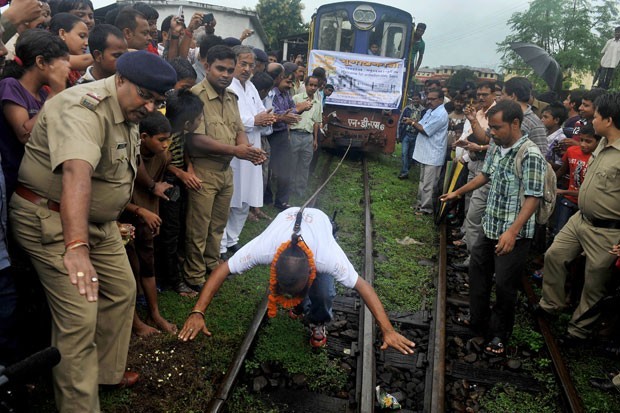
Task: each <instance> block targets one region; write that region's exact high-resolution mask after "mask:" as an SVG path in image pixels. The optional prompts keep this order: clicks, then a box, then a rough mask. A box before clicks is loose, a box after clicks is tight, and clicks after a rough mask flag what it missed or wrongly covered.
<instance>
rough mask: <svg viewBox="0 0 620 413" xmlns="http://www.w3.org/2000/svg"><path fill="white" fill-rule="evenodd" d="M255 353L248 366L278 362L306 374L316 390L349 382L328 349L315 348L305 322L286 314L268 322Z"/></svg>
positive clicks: (337, 387)
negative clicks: (312, 346)
mask: <svg viewBox="0 0 620 413" xmlns="http://www.w3.org/2000/svg"><path fill="white" fill-rule="evenodd" d="M254 354H255V355H254V359H253V360H252V361H250V363H249V364H247V363H246V366H256V365H257V364H260V363H262V362H270V363H276V364H277V365H279V366H281V367H282V368H283V369H284V370H286V371H287V372H288V373H289V374H291V375H293V374H298V373H301V374H304V375H305V376H306V380H307V383H308V387H309V388H310V390H312V391H321V392H329V391H337V390H340V389H342V387H343V386H344V385H345V384H346V380H347V375H346V373H345V372H344V370H342V369H341V368H340V367H338V365H337V364H336V362H335V361H333V360H330V359H329V357H328V356H327V350H326V349H321V350H319V351H313V350H312V348H311V346H310V344H309V343H308V334H307V332H306V331H305V329H304V326H303V324H302V323H300V322H299V321H295V320H291V319H290V318H288V317H286V316H285V315H284V314H283V313H280V316H279V317H276V318H273V319H271V320H269V321H268V323H267V325H266V326H265V328H264V329H263V331H262V332H261V334H260V337H259V339H258V344H257V345H256V351H255V352H254Z"/></svg>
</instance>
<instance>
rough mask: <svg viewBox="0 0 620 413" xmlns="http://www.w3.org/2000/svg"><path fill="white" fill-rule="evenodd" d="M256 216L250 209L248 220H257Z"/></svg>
mask: <svg viewBox="0 0 620 413" xmlns="http://www.w3.org/2000/svg"><path fill="white" fill-rule="evenodd" d="M258 219H259V218H258V217H257V216H256V214H255V213H254V212H252V211H250V213H248V221H251V222H258Z"/></svg>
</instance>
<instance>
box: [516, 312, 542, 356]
mask: <svg viewBox="0 0 620 413" xmlns="http://www.w3.org/2000/svg"><path fill="white" fill-rule="evenodd" d="M524 317H525V316H524V315H523V314H518V315H517V317H516V322H515V325H514V328H513V331H512V337H511V338H510V342H511V344H513V345H515V346H526V347H527V348H529V349H530V350H532V351H539V350H540V349H541V348H543V346H544V339H543V336H542V334H540V333H539V332H538V331H535V330H533V329H532V327H531V325H530V324H531V323H528V322H527V321H526V320H525V318H524Z"/></svg>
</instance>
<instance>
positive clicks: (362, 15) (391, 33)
mask: <svg viewBox="0 0 620 413" xmlns="http://www.w3.org/2000/svg"><path fill="white" fill-rule="evenodd" d="M414 29H415V26H414V21H413V18H412V16H411V14H410V13H408V12H407V11H405V10H401V9H398V8H395V7H392V6H387V5H383V4H377V3H370V2H360V1H345V2H337V3H331V4H326V5H323V6H320V7H319V8H318V9H317V11H316V13H315V14H314V15H313V16H312V20H311V22H310V34H309V42H308V71H309V72H310V73H312V71H313V69H314V68H316V67H319V66H320V67H323V68H324V69H325V70H326V75H327V83H328V84H331V85H332V86H333V87H334V92H333V93H332V94H331V95H330V96H329V97H327V98H326V101H325V106H324V110H323V125H322V134H321V138H320V146H321V147H324V148H341V147H347V146H349V145H351V148H352V149H354V150H358V151H362V152H382V153H386V154H390V153H392V152H394V148H395V146H396V135H397V130H398V119H399V114H400V111H401V110H402V109H403V108H404V105H405V103H406V90H407V87H408V84H407V83H408V78H409V76H408V74H409V73H410V71H411V70H412V68H413V66H412V65H413V62H412V61H411V60H413V59H411V58H410V53H411V46H412V44H413V33H414Z"/></svg>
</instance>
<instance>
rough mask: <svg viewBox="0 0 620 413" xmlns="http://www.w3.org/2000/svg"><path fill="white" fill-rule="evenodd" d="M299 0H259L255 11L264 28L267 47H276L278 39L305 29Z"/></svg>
mask: <svg viewBox="0 0 620 413" xmlns="http://www.w3.org/2000/svg"><path fill="white" fill-rule="evenodd" d="M304 8H305V6H304V5H303V3H302V2H301V0H259V1H258V4H257V5H256V13H257V14H258V17H259V18H260V21H261V24H262V25H263V28H264V29H265V33H266V34H267V38H268V40H269V48H270V49H272V50H274V49H277V48H278V47H279V46H278V39H281V38H282V37H285V36H289V35H292V34H297V33H301V32H303V31H305V30H307V25H304V22H303V18H302V17H301V11H302V10H303V9H304Z"/></svg>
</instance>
